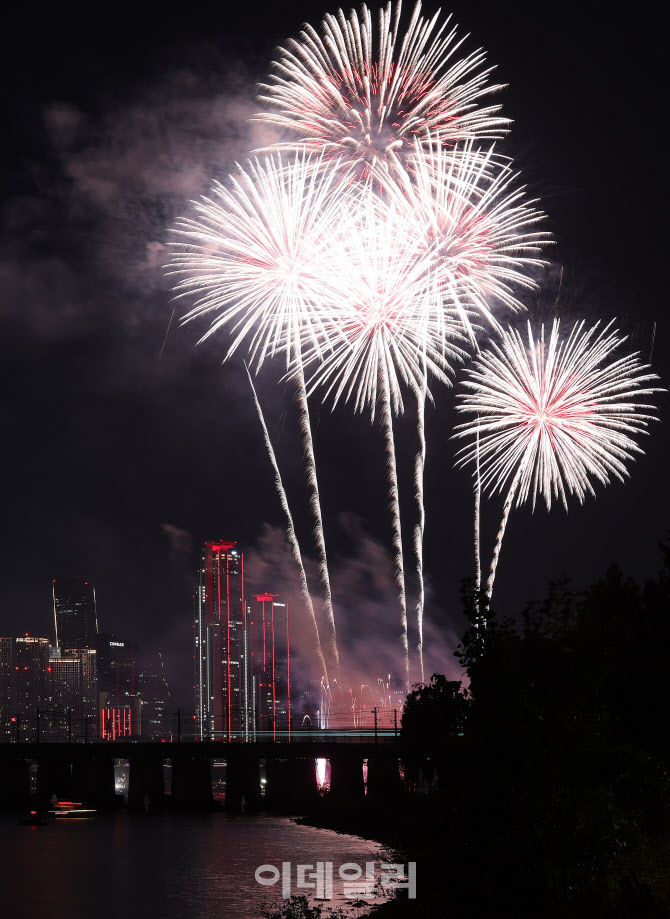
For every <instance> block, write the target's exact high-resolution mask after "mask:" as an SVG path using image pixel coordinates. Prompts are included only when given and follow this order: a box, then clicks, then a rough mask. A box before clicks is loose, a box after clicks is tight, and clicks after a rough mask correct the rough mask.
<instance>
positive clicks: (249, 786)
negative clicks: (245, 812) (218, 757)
mask: <svg viewBox="0 0 670 919" xmlns="http://www.w3.org/2000/svg"><path fill="white" fill-rule="evenodd" d="M242 798H244V800H245V809H247V808H248V809H249V810H253V809H255V808H257V807H258V803H259V800H260V776H259V771H258V760H257V759H252V758H251V757H248V758H247V757H242V756H228V757H227V758H226V802H225V807H226V810H227V811H231V812H232V813H238V814H239V813H240V812H241V810H242Z"/></svg>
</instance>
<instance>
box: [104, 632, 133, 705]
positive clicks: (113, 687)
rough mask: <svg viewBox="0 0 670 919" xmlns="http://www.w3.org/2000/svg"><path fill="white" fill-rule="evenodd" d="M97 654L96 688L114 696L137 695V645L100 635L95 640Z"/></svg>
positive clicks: (106, 634) (107, 635)
mask: <svg viewBox="0 0 670 919" xmlns="http://www.w3.org/2000/svg"><path fill="white" fill-rule="evenodd" d="M95 649H96V651H97V652H98V655H97V657H98V688H99V691H100V692H108V693H112V694H113V695H115V696H134V695H136V693H137V689H138V686H137V653H138V650H137V645H135V644H133V642H132V641H126V639H125V638H119V637H118V636H116V635H110V634H108V633H102V632H101V633H100V634H98V635H97V636H96V639H95Z"/></svg>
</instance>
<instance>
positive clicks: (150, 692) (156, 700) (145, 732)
mask: <svg viewBox="0 0 670 919" xmlns="http://www.w3.org/2000/svg"><path fill="white" fill-rule="evenodd" d="M138 684H139V690H140V702H141V712H142V718H141V720H142V737H144V738H145V739H147V738H148V739H150V740H162V739H164V738H165V739H167V738H169V737H170V733H171V727H172V725H171V724H170V714H171V712H170V690H169V688H168V683H167V679H166V678H165V668H164V667H163V658H162V657H161V655H160V653H159V652H158V651H145V652H144V653H143V654H140V663H139V677H138Z"/></svg>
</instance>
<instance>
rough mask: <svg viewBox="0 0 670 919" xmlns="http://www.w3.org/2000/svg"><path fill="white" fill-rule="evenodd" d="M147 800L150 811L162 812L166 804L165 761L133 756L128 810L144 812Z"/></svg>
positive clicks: (129, 778)
mask: <svg viewBox="0 0 670 919" xmlns="http://www.w3.org/2000/svg"><path fill="white" fill-rule="evenodd" d="M145 798H147V799H148V809H149V810H151V811H157V810H161V808H162V807H163V806H164V804H165V789H164V786H163V759H162V758H160V759H159V758H158V757H150V758H147V757H142V756H131V758H130V773H129V775H128V810H131V811H144V810H146V809H147V808H146V807H145V803H146V802H145Z"/></svg>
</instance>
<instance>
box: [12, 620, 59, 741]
mask: <svg viewBox="0 0 670 919" xmlns="http://www.w3.org/2000/svg"><path fill="white" fill-rule="evenodd" d="M14 651H15V653H14V674H15V678H16V717H17V718H18V723H19V727H18V729H17V733H18V735H19V737H20V739H21V740H22V741H31V740H37V739H38V737H39V736H40V733H41V731H42V729H43V728H44V726H45V725H46V717H47V716H46V715H45V711H46V710H47V709H48V706H49V700H50V697H51V665H50V661H49V639H48V638H33V637H32V636H30V635H26V636H24V637H23V638H17V639H16V642H15V644H14Z"/></svg>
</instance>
